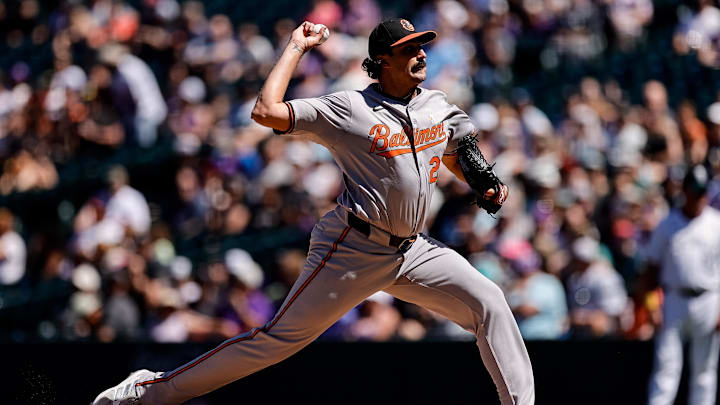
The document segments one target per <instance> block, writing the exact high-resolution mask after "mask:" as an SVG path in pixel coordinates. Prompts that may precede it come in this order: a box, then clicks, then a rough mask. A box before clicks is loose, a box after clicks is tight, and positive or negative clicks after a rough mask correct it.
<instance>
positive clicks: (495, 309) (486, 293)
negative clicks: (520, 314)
mask: <svg viewBox="0 0 720 405" xmlns="http://www.w3.org/2000/svg"><path fill="white" fill-rule="evenodd" d="M472 298H473V299H472V302H471V303H469V305H471V306H472V308H473V311H475V312H476V313H478V314H479V315H481V317H482V319H481V320H480V321H481V322H483V323H484V322H486V321H488V320H490V319H492V318H493V317H505V316H510V317H512V311H511V310H510V307H509V306H508V303H507V301H506V300H505V294H504V293H503V291H502V290H501V289H500V287H498V286H497V285H495V284H494V283H492V282H488V283H487V284H486V285H484V286H483V288H482V290H481V291H475V292H474V293H473V294H472Z"/></svg>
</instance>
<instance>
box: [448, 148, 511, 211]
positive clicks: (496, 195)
mask: <svg viewBox="0 0 720 405" xmlns="http://www.w3.org/2000/svg"><path fill="white" fill-rule="evenodd" d="M457 154H458V163H460V167H461V168H462V172H463V176H465V181H467V183H468V184H469V185H470V188H471V189H472V190H473V194H474V195H475V201H473V204H477V205H478V207H480V208H482V209H484V210H485V211H487V212H488V213H489V214H494V213H496V212H498V210H499V209H500V208H501V207H502V205H503V203H504V202H505V199H506V198H507V195H508V188H507V186H505V184H504V183H503V182H502V181H500V179H498V177H497V175H496V174H495V172H494V171H493V166H495V165H494V164H493V165H492V166H491V165H490V164H488V162H487V160H485V157H484V156H483V154H482V152H480V149H479V148H478V146H477V137H476V136H466V137H464V138H463V139H461V140H460V142H459V143H458V149H457ZM490 190H493V191H494V192H493V191H490Z"/></svg>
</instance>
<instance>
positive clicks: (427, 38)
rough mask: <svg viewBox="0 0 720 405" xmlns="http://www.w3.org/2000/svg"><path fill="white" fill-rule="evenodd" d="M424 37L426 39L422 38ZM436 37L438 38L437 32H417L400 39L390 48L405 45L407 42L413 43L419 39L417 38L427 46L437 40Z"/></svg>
mask: <svg viewBox="0 0 720 405" xmlns="http://www.w3.org/2000/svg"><path fill="white" fill-rule="evenodd" d="M422 37H424V38H422ZM435 37H437V32H435V31H422V32H416V33H414V34H410V35H406V36H404V37H402V38H400V39H398V40H397V41H395V43H393V44H392V45H390V47H391V48H392V47H394V46H398V45H401V44H404V43H406V42H409V41H412V40H413V39H417V38H420V40H421V41H422V43H423V44H427V43H428V42H430V41H432V40H433V39H435Z"/></svg>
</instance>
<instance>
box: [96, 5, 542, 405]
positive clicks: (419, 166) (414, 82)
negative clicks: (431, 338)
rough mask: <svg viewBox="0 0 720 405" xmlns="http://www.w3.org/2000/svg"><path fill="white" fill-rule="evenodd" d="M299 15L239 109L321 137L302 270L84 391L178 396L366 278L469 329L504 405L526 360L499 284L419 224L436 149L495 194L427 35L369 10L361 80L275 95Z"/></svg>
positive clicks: (158, 398) (335, 302) (527, 399)
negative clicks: (187, 355)
mask: <svg viewBox="0 0 720 405" xmlns="http://www.w3.org/2000/svg"><path fill="white" fill-rule="evenodd" d="M326 30H327V28H321V29H317V27H315V25H314V24H312V23H309V22H304V23H303V24H302V25H300V26H299V27H298V28H297V29H296V30H295V31H294V32H293V33H292V37H291V39H290V41H289V43H288V45H287V47H286V49H285V50H284V52H283V54H282V56H281V57H280V59H279V60H278V62H277V64H276V65H275V67H274V68H273V69H272V71H271V72H270V74H269V76H268V78H267V80H266V82H265V85H264V86H263V89H262V90H261V94H260V96H259V97H258V100H257V103H256V105H255V109H254V110H253V112H252V118H253V119H254V120H255V121H257V122H258V123H260V124H261V125H264V126H267V127H271V128H273V129H274V130H275V132H276V133H278V134H281V135H280V136H302V137H305V138H307V139H310V140H312V141H314V142H317V143H319V144H321V145H324V146H325V147H327V149H328V150H329V151H330V153H332V155H333V157H334V158H335V160H336V162H337V164H338V165H339V167H340V169H341V170H342V171H343V174H344V181H345V189H344V191H343V193H342V194H341V195H340V197H339V198H338V206H337V207H336V208H335V209H334V210H332V211H330V212H328V213H327V214H326V215H325V216H324V217H323V218H322V219H321V220H320V221H319V222H318V223H317V225H316V226H315V228H314V229H313V231H312V236H311V240H310V250H309V253H308V257H307V262H306V264H305V269H304V271H303V273H302V274H301V275H300V277H299V278H298V280H297V281H296V283H295V285H294V286H293V288H292V289H291V291H290V293H289V295H288V297H287V298H286V299H285V302H284V303H283V305H282V306H281V307H280V309H279V311H278V313H277V314H276V315H275V317H274V318H273V319H272V320H271V321H270V322H268V323H267V324H266V325H265V326H264V327H262V328H257V329H254V330H252V331H250V332H249V333H246V334H243V335H240V336H237V337H235V338H233V339H230V340H227V341H226V342H224V343H222V344H221V345H220V346H218V347H216V348H215V349H213V350H211V351H210V352H208V353H205V354H203V355H202V356H200V357H198V358H196V359H195V360H193V361H191V362H189V363H187V364H184V365H182V366H180V367H178V368H177V369H175V370H170V371H166V372H157V373H155V372H150V371H147V370H140V371H137V372H135V373H133V374H131V375H130V377H128V378H127V379H126V380H125V381H123V382H122V383H120V384H119V385H117V386H115V387H113V388H110V389H108V390H107V391H105V392H103V393H102V394H100V395H99V396H98V397H97V399H96V400H95V401H94V402H93V404H129V403H141V404H152V405H156V404H168V405H169V404H180V403H182V402H184V401H186V400H188V399H190V398H194V397H197V396H199V395H202V394H204V393H207V392H209V391H212V390H215V389H217V388H219V387H221V386H223V385H225V384H228V383H231V382H233V381H235V380H237V379H240V378H243V377H245V376H247V375H249V374H251V373H254V372H256V371H258V370H261V369H263V368H265V367H267V366H269V365H271V364H274V363H277V362H279V361H282V360H283V359H286V358H287V357H289V356H291V355H292V354H294V353H296V352H297V351H299V350H300V349H302V348H303V347H305V346H306V345H307V344H309V343H310V342H312V341H313V340H315V339H316V338H317V337H318V336H319V335H320V334H322V333H323V331H325V330H326V329H327V328H328V327H330V326H331V325H332V324H333V323H335V321H337V320H338V319H339V318H340V317H341V316H343V314H345V313H346V312H347V311H348V310H350V309H352V308H353V307H355V306H356V305H358V304H359V303H361V302H362V301H363V300H364V299H365V298H366V297H368V296H370V295H372V294H373V293H375V292H377V291H381V290H382V291H386V292H388V293H390V294H392V295H394V296H395V297H397V298H399V299H401V300H404V301H408V302H412V303H415V304H418V305H421V306H423V307H425V308H428V309H430V310H433V311H435V312H438V313H440V314H442V315H444V316H446V317H447V318H449V319H451V320H452V321H454V322H456V323H458V324H459V325H461V326H462V327H463V328H465V329H467V330H468V331H471V332H472V333H474V334H475V335H476V336H477V345H478V347H479V349H480V354H481V357H482V361H483V363H484V364H485V366H486V367H487V369H488V371H489V373H490V375H491V376H492V379H493V381H494V382H495V385H496V386H497V391H498V394H499V397H500V401H501V402H502V404H504V405H510V404H520V405H530V404H533V403H534V400H535V398H534V397H535V392H534V384H533V373H532V367H531V365H530V359H529V357H528V354H527V351H526V350H525V345H524V343H523V340H522V338H521V336H520V332H519V330H518V327H517V324H516V323H515V320H514V318H513V314H512V312H511V311H510V308H509V307H508V305H507V303H506V301H505V298H504V296H503V293H502V291H501V290H500V288H498V287H497V286H496V285H495V284H493V283H492V282H491V281H489V280H488V279H486V278H485V277H483V276H482V275H481V274H480V273H479V272H478V271H477V270H475V269H474V268H473V267H472V266H471V265H470V264H469V263H468V262H467V261H466V260H465V259H464V258H463V257H462V256H460V255H459V254H458V253H456V252H455V251H453V250H452V249H450V248H448V247H446V246H445V245H443V244H442V243H440V242H438V241H436V240H433V239H432V238H430V237H428V236H426V235H424V234H422V233H420V231H421V230H422V229H423V227H424V224H425V217H426V215H427V213H428V210H429V207H430V201H431V199H432V195H433V192H434V191H435V183H436V181H437V178H438V171H439V170H440V163H441V162H443V163H444V164H445V166H447V167H448V168H449V169H450V170H451V171H452V172H453V173H454V174H455V175H456V176H457V177H459V178H460V179H462V180H464V181H467V182H468V184H469V185H470V186H471V188H472V189H473V191H474V192H475V194H476V196H477V197H476V198H477V204H478V205H479V206H481V207H482V208H484V209H485V210H487V211H488V212H490V213H495V212H497V210H498V209H500V207H501V206H502V204H503V202H504V201H505V198H506V197H507V194H508V189H507V187H506V186H505V185H504V184H503V183H502V182H501V181H500V180H499V179H498V178H497V177H496V176H495V175H494V173H493V171H492V167H490V166H489V165H488V163H487V162H486V161H485V159H484V158H483V156H482V154H481V153H480V151H479V150H478V147H477V144H476V142H475V138H474V132H475V128H474V126H473V124H472V122H471V121H470V119H469V118H468V116H467V114H465V112H463V111H461V110H460V109H459V108H458V107H456V106H454V105H451V104H449V103H448V101H447V97H446V96H445V94H443V93H442V92H440V91H435V90H429V89H425V88H422V87H419V85H420V83H422V82H423V81H424V80H425V75H426V71H425V68H426V59H425V58H426V55H425V52H424V51H423V49H422V45H423V44H425V43H427V42H429V41H432V40H433V39H434V38H435V37H436V35H437V34H436V33H435V32H433V31H424V32H418V31H416V30H415V28H414V27H413V25H412V24H411V23H410V22H409V21H408V20H405V19H391V20H387V21H384V22H382V23H380V24H379V25H378V26H377V27H376V28H375V29H374V31H373V32H372V33H371V34H370V38H369V54H370V55H369V56H370V57H369V58H367V59H366V60H365V61H364V62H363V67H364V68H365V70H366V71H367V72H368V74H369V75H370V77H372V78H374V79H377V80H378V83H375V84H373V85H370V86H369V87H367V88H366V89H364V90H361V91H343V92H338V93H334V94H330V95H326V96H323V97H318V98H307V99H298V100H290V101H286V102H283V98H284V95H285V91H286V89H287V86H288V82H289V81H290V76H291V74H292V72H293V70H294V69H295V67H296V66H297V64H298V62H299V61H300V58H301V57H302V56H303V54H305V53H306V52H308V51H309V50H310V49H312V48H313V47H315V46H317V45H319V44H320V43H321V42H322V40H323V38H327V34H326Z"/></svg>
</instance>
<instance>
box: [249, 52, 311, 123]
mask: <svg viewBox="0 0 720 405" xmlns="http://www.w3.org/2000/svg"><path fill="white" fill-rule="evenodd" d="M304 53H305V52H304V51H303V49H302V48H301V47H300V46H299V45H298V44H297V43H295V42H294V41H290V42H289V43H288V45H287V47H285V50H284V51H283V53H282V55H281V56H280V59H278V61H277V63H276V64H275V66H274V67H273V68H272V70H271V71H270V74H269V75H268V77H267V79H266V80H265V84H264V85H263V87H262V90H260V95H259V96H258V99H257V101H256V102H255V108H253V111H252V114H251V117H252V119H253V120H255V121H256V122H257V123H259V124H260V125H264V126H267V127H271V128H275V129H278V130H284V129H286V128H288V127H289V126H290V114H289V112H288V111H287V107H285V105H284V104H283V99H284V97H285V92H286V91H287V88H288V84H289V83H290V78H291V77H292V74H293V72H294V71H295V68H296V67H297V65H298V63H299V62H300V58H301V57H302V55H303V54H304Z"/></svg>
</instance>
